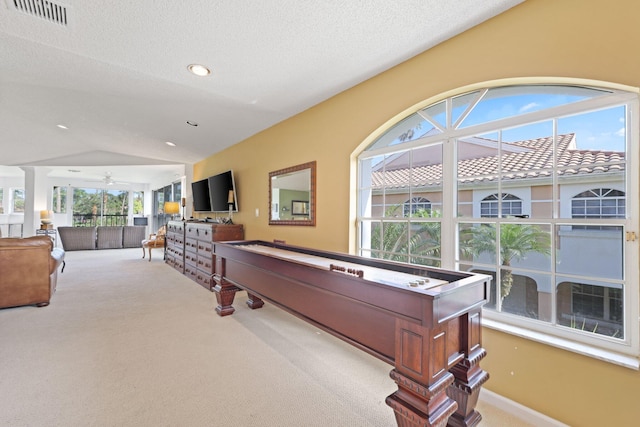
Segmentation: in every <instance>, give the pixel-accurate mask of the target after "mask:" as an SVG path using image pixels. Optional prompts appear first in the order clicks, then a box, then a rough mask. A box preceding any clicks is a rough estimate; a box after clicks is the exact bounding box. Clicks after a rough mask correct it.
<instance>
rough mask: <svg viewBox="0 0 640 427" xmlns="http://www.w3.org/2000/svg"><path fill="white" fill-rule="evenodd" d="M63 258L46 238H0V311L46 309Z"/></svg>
mask: <svg viewBox="0 0 640 427" xmlns="http://www.w3.org/2000/svg"><path fill="white" fill-rule="evenodd" d="M64 255H65V253H64V250H62V249H60V248H54V247H53V242H52V241H51V239H50V238H49V237H48V236H33V237H26V238H23V239H22V238H8V237H7V238H0V272H1V273H0V308H6V307H17V306H21V305H36V306H38V307H44V306H46V305H49V302H50V300H51V297H52V295H53V293H54V292H55V290H56V284H57V281H58V268H59V267H60V265H62V264H63V263H64ZM63 269H64V267H63Z"/></svg>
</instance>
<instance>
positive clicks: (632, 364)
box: [482, 318, 640, 371]
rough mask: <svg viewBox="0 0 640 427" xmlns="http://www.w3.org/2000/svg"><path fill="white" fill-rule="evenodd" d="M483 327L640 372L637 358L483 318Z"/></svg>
mask: <svg viewBox="0 0 640 427" xmlns="http://www.w3.org/2000/svg"><path fill="white" fill-rule="evenodd" d="M482 326H484V327H486V328H489V329H494V330H496V331H500V332H505V333H507V334H511V335H515V336H517V337H520V338H524V339H528V340H531V341H535V342H539V343H541V344H546V345H550V346H552V347H557V348H560V349H562V350H567V351H571V352H573V353H577V354H581V355H583V356H588V357H592V358H594V359H598V360H602V361H604V362H608V363H613V364H616V365H619V366H622V367H625V368H629V369H634V370H636V371H637V370H640V360H639V359H638V358H637V357H633V356H629V355H625V354H620V353H616V352H613V351H609V350H604V349H601V348H595V347H591V346H588V345H585V344H581V343H577V342H575V341H570V340H566V339H563V338H558V337H554V336H550V335H547V334H543V333H540V332H536V331H532V330H529V329H524V328H521V327H518V326H513V325H508V324H505V323H502V322H498V321H495V320H491V319H487V318H483V319H482Z"/></svg>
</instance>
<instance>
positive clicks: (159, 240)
mask: <svg viewBox="0 0 640 427" xmlns="http://www.w3.org/2000/svg"><path fill="white" fill-rule="evenodd" d="M166 235H167V226H166V225H163V226H162V227H160V229H159V230H158V232H157V233H151V234H150V235H149V238H148V239H144V240H143V241H142V258H143V259H144V257H145V254H146V253H145V249H149V262H151V249H153V248H162V249H163V250H164V248H165V241H164V239H165V237H166Z"/></svg>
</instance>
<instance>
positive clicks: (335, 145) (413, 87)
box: [194, 0, 640, 426]
mask: <svg viewBox="0 0 640 427" xmlns="http://www.w3.org/2000/svg"><path fill="white" fill-rule="evenodd" d="M638 17H640V2H638V1H637V0H611V1H602V0H528V1H526V2H525V3H523V4H521V5H519V6H517V7H515V8H513V9H511V10H509V11H507V12H506V13H504V14H502V15H500V16H498V17H496V18H494V19H492V20H490V21H488V22H486V23H484V24H482V25H479V26H477V27H475V28H473V29H471V30H469V31H467V32H465V33H464V34H462V35H460V36H458V37H455V38H453V39H451V40H448V41H447V42H445V43H442V44H441V45H439V46H437V47H435V48H433V49H431V50H429V51H427V52H424V53H423V54H421V55H418V56H417V57H415V58H413V59H411V60H409V61H407V62H405V63H403V64H401V65H399V66H397V67H395V68H393V69H391V70H389V71H387V72H385V73H382V74H380V75H378V76H376V77H375V78H372V79H370V80H368V81H366V82H364V83H362V84H360V85H358V86H356V87H354V88H352V89H349V90H347V91H345V92H343V93H341V94H339V95H337V96H335V97H333V98H331V99H329V100H328V101H326V102H323V103H321V104H319V105H317V106H315V107H313V108H311V109H309V110H307V111H305V112H303V113H301V114H299V115H297V116H295V117H292V118H291V119H289V120H286V121H284V122H282V123H280V124H278V125H276V126H274V127H272V128H270V129H267V130H265V131H263V132H261V133H260V134H258V135H255V136H253V137H251V138H249V139H247V140H245V141H243V142H242V143H240V144H237V145H236V146H233V147H231V148H229V149H227V150H225V151H224V152H221V153H218V154H215V155H213V156H211V157H209V158H207V159H205V160H203V161H202V162H200V163H198V164H197V165H195V168H194V179H199V178H203V177H206V176H208V175H211V174H213V173H217V172H220V171H222V170H226V169H228V168H233V170H234V173H235V176H236V181H237V184H238V188H239V203H240V207H241V212H240V213H238V214H236V215H235V216H234V220H235V222H236V223H242V224H244V226H245V233H246V237H247V238H249V239H253V238H257V239H264V240H272V239H284V240H286V241H287V242H288V243H291V244H298V245H304V246H309V247H315V248H321V249H326V250H337V251H348V250H349V249H350V245H351V244H352V242H351V241H350V240H352V239H353V235H352V234H350V233H352V227H353V217H352V215H353V211H350V208H351V207H352V205H353V199H352V198H351V192H350V191H351V190H350V179H351V178H352V176H351V173H352V172H351V171H350V166H351V162H350V156H351V155H352V154H353V152H354V151H355V150H357V149H358V147H359V146H360V145H361V144H362V142H363V141H364V140H365V139H366V138H367V137H368V136H369V135H370V134H371V133H372V132H374V131H375V130H376V129H378V128H379V127H380V126H381V125H382V124H383V123H385V122H387V121H388V120H390V119H391V118H392V117H394V116H395V115H397V114H398V113H400V112H402V111H404V110H405V109H407V108H409V107H411V106H412V105H414V104H416V103H418V102H421V101H423V100H425V99H428V98H432V97H435V96H439V95H440V94H442V93H445V92H449V91H452V90H455V89H456V88H460V87H463V86H467V85H472V84H477V83H481V82H486V81H490V80H497V79H503V78H519V77H531V76H544V77H546V76H553V77H567V78H581V79H593V80H601V81H607V82H613V83H619V84H625V85H629V86H634V87H638V86H640V55H638V54H637V50H638V47H639V46H640V25H638ZM425 25H428V23H425ZM309 84H313V82H309ZM311 160H316V161H317V168H318V171H317V173H318V175H317V177H318V183H317V187H318V195H317V201H318V214H317V226H316V227H293V226H269V225H268V221H267V219H268V217H267V215H268V200H267V198H268V196H267V194H268V192H267V188H268V187H267V185H268V173H269V172H270V171H273V170H277V169H282V168H285V167H288V166H293V165H296V164H300V163H305V162H308V161H311ZM256 208H259V209H260V216H259V217H256V216H255V209H256ZM484 345H485V347H486V349H487V351H488V353H489V355H488V356H487V358H486V359H485V360H484V361H483V363H482V366H483V367H484V368H485V369H486V370H487V371H489V372H490V374H491V379H490V380H489V382H488V383H487V384H486V388H488V389H491V390H493V391H495V392H497V393H499V394H501V395H503V396H505V397H507V398H510V399H513V400H515V401H517V402H520V403H522V404H524V405H526V406H529V407H531V408H532V409H534V410H537V411H539V412H542V413H544V414H546V415H548V416H550V417H553V418H556V419H558V420H560V421H562V422H565V423H567V424H570V425H574V426H605V425H621V426H626V425H635V423H636V422H637V420H636V418H638V417H639V416H640V404H638V403H636V402H634V401H635V400H636V398H637V396H640V374H639V373H638V372H637V371H633V370H630V369H625V368H621V367H618V366H614V365H612V364H609V363H605V362H599V361H597V360H594V359H592V358H588V357H583V356H579V355H576V354H574V353H570V352H566V351H562V350H558V349H555V348H552V347H549V346H546V345H542V344H538V343H534V342H531V341H528V340H523V339H520V338H517V337H513V336H510V335H507V334H503V333H500V332H496V331H492V330H488V329H485V330H484ZM512 373H513V374H512ZM632 400H633V401H632Z"/></svg>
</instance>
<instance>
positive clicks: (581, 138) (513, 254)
mask: <svg viewBox="0 0 640 427" xmlns="http://www.w3.org/2000/svg"><path fill="white" fill-rule="evenodd" d="M637 111H638V95H637V93H635V92H633V91H629V92H626V91H623V90H619V89H610V88H607V87H595V86H587V85H580V84H576V85H567V84H553V83H549V84H525V85H510V86H494V87H486V88H481V89H478V88H474V90H472V91H464V90H461V91H460V93H459V94H458V95H455V96H450V97H446V98H444V99H439V100H437V101H435V102H433V101H425V102H424V103H420V104H417V105H416V106H414V108H412V109H410V110H408V111H407V113H406V115H405V116H404V118H402V119H400V120H398V121H397V122H395V123H392V124H391V125H385V126H386V127H385V128H381V129H379V130H378V131H376V132H375V134H373V135H372V136H371V137H370V143H369V144H368V146H367V147H366V148H365V149H364V150H363V151H362V152H361V153H360V154H359V156H358V177H359V181H358V208H357V209H358V210H357V219H358V236H357V237H358V238H357V239H356V241H357V242H358V248H357V249H358V253H359V255H362V256H371V257H381V258H388V259H398V260H402V261H404V262H419V263H422V262H425V260H428V262H429V263H430V264H429V265H441V266H442V267H444V268H448V269H458V270H464V271H486V272H491V273H492V274H493V275H494V277H495V280H494V281H493V283H492V286H493V289H492V290H491V294H492V295H495V304H491V305H488V306H486V307H485V308H486V310H484V313H485V314H484V317H485V319H489V320H492V321H494V322H496V324H497V325H509V327H514V326H517V327H523V323H522V322H521V321H520V320H518V319H519V318H526V319H527V322H526V323H525V324H524V325H525V326H524V327H526V328H529V329H533V330H536V331H537V332H539V333H542V334H543V335H544V334H547V335H549V336H554V339H553V340H551V339H550V340H549V342H550V343H558V342H560V341H558V340H559V339H560V338H562V339H566V338H567V336H570V337H571V340H575V341H580V342H582V343H585V344H588V345H592V346H593V347H598V348H600V349H601V350H602V349H606V350H612V351H615V352H617V353H623V354H626V355H632V356H634V357H637V356H638V355H639V354H640V350H639V349H640V345H639V342H638V341H639V339H638V338H639V336H640V331H638V322H637V319H638V312H639V310H638V299H639V298H638V294H639V293H640V292H639V289H638V288H639V285H638V268H637V257H638V255H637V254H638V248H637V246H638V245H637V242H636V243H627V241H628V242H633V239H625V236H626V234H627V231H629V232H631V231H636V228H637V224H638V223H640V221H639V220H640V218H639V215H638V201H637V200H629V199H626V198H625V194H628V193H629V192H631V194H637V193H638V181H639V179H638V176H639V173H638V172H639V168H638V165H637V163H636V158H638V157H640V156H639V155H638V154H637V151H636V147H638V145H639V143H638V135H639V134H640V131H639V129H638V125H637V123H638V117H637ZM585 185H589V187H587V188H592V190H589V191H587V192H582V193H581V191H582V190H578V188H579V187H583V188H584V186H585ZM577 193H580V194H577ZM417 197H422V198H424V199H426V200H429V201H430V204H431V205H430V208H429V209H430V210H429V212H430V214H429V215H428V216H427V217H418V216H415V215H409V213H411V212H414V211H413V210H411V209H412V208H411V206H419V202H415V203H414V202H413V199H415V198H417ZM636 199H637V198H636ZM407 200H409V203H408V204H407V203H406V202H407ZM525 200H526V215H525V214H524V209H525V205H524V204H525ZM400 204H404V214H405V215H404V216H400V215H399V212H398V210H395V211H394V210H393V209H386V211H383V210H382V209H377V208H376V207H377V206H385V207H391V206H399V205H400ZM578 227H582V228H588V229H594V228H596V227H597V228H599V229H606V230H609V231H614V232H608V233H584V232H582V230H579V229H578ZM631 227H634V228H631ZM390 230H394V231H397V232H395V233H391V232H389V231H390ZM443 230H447V232H446V233H442V231H443ZM393 239H396V240H395V241H393ZM415 239H424V240H428V241H429V242H431V244H430V245H408V244H403V242H404V243H406V242H411V241H413V240H415ZM425 247H429V248H437V250H431V251H430V252H429V253H423V252H421V251H423V250H424V249H423V248H425ZM395 248H399V249H398V250H396V249H395ZM634 266H635V267H634ZM522 277H526V278H527V279H526V285H523V286H517V287H516V286H514V284H515V283H516V282H518V280H520V279H517V278H522ZM569 278H570V281H571V283H574V284H575V286H574V289H580V291H575V292H573V295H574V296H575V298H578V296H579V295H580V297H579V298H581V299H582V301H583V302H582V303H578V302H577V301H576V303H574V304H559V302H560V301H561V296H562V295H561V293H562V292H564V287H566V286H564V287H562V286H561V284H563V283H567V282H568V281H569V280H568V279H569ZM523 283H525V282H523ZM516 289H517V292H518V295H517V298H516V297H513V296H512V297H509V295H510V294H511V292H516ZM614 290H615V291H614ZM599 293H602V294H603V295H607V297H608V299H607V300H606V301H609V302H611V301H613V302H612V303H611V304H613V305H612V306H611V307H614V306H615V304H618V303H620V304H622V306H621V307H617V306H615V307H614V308H610V309H609V310H610V311H611V310H613V311H614V312H615V313H624V315H625V316H626V319H625V321H623V322H621V328H620V330H616V331H615V334H613V333H611V334H610V333H609V332H610V331H611V329H610V328H608V329H598V328H593V329H591V330H588V331H580V333H576V328H574V327H572V325H571V323H569V324H567V322H566V319H572V318H573V319H576V321H579V320H580V319H579V318H580V316H586V317H589V318H591V317H593V318H595V319H597V318H599V316H600V314H599V312H596V311H597V310H600V303H597V304H596V303H594V301H596V300H597V298H596V295H598V294H599ZM515 300H517V301H518V303H517V307H518V308H517V309H514V308H513V307H512V306H513V304H514V302H513V301H515ZM562 301H564V300H562ZM589 301H591V302H589ZM603 304H605V303H604V302H603ZM596 306H597V309H596ZM589 307H591V308H589ZM578 308H579V310H578ZM589 310H592V311H593V313H590V312H589ZM506 313H508V314H509V315H508V316H507V315H505V314H506ZM600 318H601V316H600ZM634 319H635V320H634ZM625 328H627V329H625ZM505 330H510V329H508V328H506V327H505ZM585 332H587V333H585ZM568 342H569V344H566V348H570V347H571V344H570V343H571V342H572V341H568Z"/></svg>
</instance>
